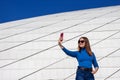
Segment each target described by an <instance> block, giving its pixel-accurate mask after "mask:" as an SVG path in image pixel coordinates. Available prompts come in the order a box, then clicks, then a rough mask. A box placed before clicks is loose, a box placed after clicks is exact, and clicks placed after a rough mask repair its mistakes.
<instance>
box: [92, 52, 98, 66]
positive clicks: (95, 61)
mask: <svg viewBox="0 0 120 80" xmlns="http://www.w3.org/2000/svg"><path fill="white" fill-rule="evenodd" d="M93 66H94V68H96V67H98V68H99V66H98V63H97V60H96V56H95V54H94V53H93Z"/></svg>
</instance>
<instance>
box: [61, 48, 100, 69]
mask: <svg viewBox="0 0 120 80" xmlns="http://www.w3.org/2000/svg"><path fill="white" fill-rule="evenodd" d="M62 50H63V51H64V52H65V53H66V54H67V55H69V56H71V57H75V58H76V59H77V61H78V66H80V67H84V68H92V64H93V66H94V67H95V68H96V67H99V66H98V63H97V60H96V57H95V55H94V53H93V54H92V56H89V54H88V53H87V51H86V49H85V48H83V49H82V50H81V51H70V50H68V49H66V48H65V47H63V48H62Z"/></svg>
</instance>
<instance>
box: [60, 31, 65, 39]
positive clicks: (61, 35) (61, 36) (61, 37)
mask: <svg viewBox="0 0 120 80" xmlns="http://www.w3.org/2000/svg"><path fill="white" fill-rule="evenodd" d="M63 35H64V33H61V34H60V40H61V41H63Z"/></svg>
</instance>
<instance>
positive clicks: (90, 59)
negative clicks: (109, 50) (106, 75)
mask: <svg viewBox="0 0 120 80" xmlns="http://www.w3.org/2000/svg"><path fill="white" fill-rule="evenodd" d="M58 45H59V46H60V47H61V49H62V50H63V51H64V52H65V53H66V54H67V55H69V56H71V57H75V58H76V59H77V61H78V68H77V72H76V80H95V79H94V74H95V73H96V72H97V71H98V68H99V66H98V63H97V60H96V57H95V55H94V53H93V52H92V51H91V48H90V43H89V40H88V38H87V37H81V38H80V39H79V40H78V51H70V50H68V49H66V48H65V47H64V46H63V45H62V40H61V38H59V40H58ZM92 65H93V66H94V69H93V68H92Z"/></svg>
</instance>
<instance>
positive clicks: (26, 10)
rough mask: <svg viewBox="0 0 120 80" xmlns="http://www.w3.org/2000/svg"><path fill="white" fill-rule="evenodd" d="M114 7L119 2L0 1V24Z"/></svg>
mask: <svg viewBox="0 0 120 80" xmlns="http://www.w3.org/2000/svg"><path fill="white" fill-rule="evenodd" d="M115 5H120V0H0V10H1V12H0V23H4V22H8V21H14V20H19V19H24V18H31V17H36V16H42V15H48V14H54V13H60V12H67V11H75V10H82V9H90V8H98V7H106V6H115Z"/></svg>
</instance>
